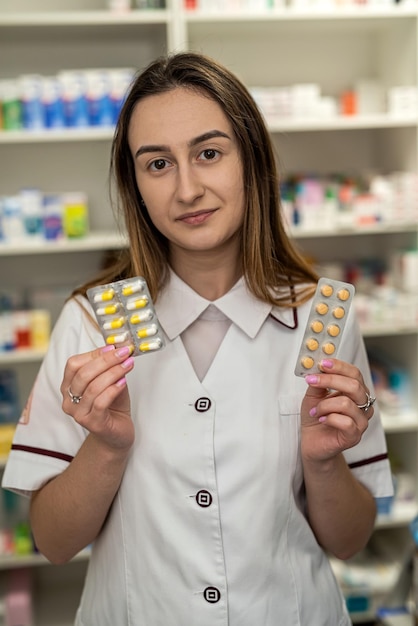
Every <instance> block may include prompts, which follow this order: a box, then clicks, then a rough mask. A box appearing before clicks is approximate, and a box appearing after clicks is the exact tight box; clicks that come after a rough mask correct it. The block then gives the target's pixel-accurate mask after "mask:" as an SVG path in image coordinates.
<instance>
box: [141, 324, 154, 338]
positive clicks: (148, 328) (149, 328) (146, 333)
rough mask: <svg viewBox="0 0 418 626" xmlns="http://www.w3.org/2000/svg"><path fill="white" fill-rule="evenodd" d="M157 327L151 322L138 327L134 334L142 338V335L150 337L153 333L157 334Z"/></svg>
mask: <svg viewBox="0 0 418 626" xmlns="http://www.w3.org/2000/svg"><path fill="white" fill-rule="evenodd" d="M157 330H158V329H157V327H156V325H155V324H151V326H145V327H144V328H140V329H139V330H138V331H137V333H136V336H137V337H139V339H143V338H144V337H152V336H153V335H156V334H157Z"/></svg>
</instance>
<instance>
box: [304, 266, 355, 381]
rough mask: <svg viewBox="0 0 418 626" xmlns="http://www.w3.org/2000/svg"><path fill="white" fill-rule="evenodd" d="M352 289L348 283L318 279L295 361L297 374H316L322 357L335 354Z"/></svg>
mask: <svg viewBox="0 0 418 626" xmlns="http://www.w3.org/2000/svg"><path fill="white" fill-rule="evenodd" d="M354 293H355V289H354V286H353V285H351V284H350V283H345V282H342V281H339V280H332V279H330V278H320V279H319V281H318V285H317V288H316V291H315V295H314V298H313V301H312V306H311V310H310V312H309V317H308V321H307V324H306V328H305V332H304V335H303V339H302V343H301V347H300V350H299V355H298V358H297V362H296V367H295V374H296V376H306V375H307V374H316V373H317V372H319V371H320V369H319V362H320V361H321V360H322V359H325V358H327V357H333V358H336V357H337V352H338V346H339V345H340V343H341V339H342V335H343V331H344V327H345V324H346V321H347V316H348V311H349V309H350V306H351V304H352V301H353V298H354Z"/></svg>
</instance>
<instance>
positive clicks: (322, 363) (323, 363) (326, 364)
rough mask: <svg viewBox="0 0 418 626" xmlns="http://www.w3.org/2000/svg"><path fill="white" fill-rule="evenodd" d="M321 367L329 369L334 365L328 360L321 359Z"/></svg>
mask: <svg viewBox="0 0 418 626" xmlns="http://www.w3.org/2000/svg"><path fill="white" fill-rule="evenodd" d="M321 365H323V366H324V367H328V368H331V367H332V366H333V365H334V363H333V362H332V361H330V360H329V359H323V360H322V361H321Z"/></svg>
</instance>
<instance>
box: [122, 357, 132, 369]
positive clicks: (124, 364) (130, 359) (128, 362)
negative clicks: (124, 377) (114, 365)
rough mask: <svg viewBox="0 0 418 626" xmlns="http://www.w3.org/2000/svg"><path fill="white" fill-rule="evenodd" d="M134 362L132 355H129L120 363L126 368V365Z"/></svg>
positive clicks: (128, 365) (129, 365)
mask: <svg viewBox="0 0 418 626" xmlns="http://www.w3.org/2000/svg"><path fill="white" fill-rule="evenodd" d="M133 362H134V357H133V356H130V357H129V359H126V361H124V362H123V363H121V365H122V367H124V368H125V369H128V367H131V365H133Z"/></svg>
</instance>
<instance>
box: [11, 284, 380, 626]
mask: <svg viewBox="0 0 418 626" xmlns="http://www.w3.org/2000/svg"><path fill="white" fill-rule="evenodd" d="M214 304H215V305H216V306H217V307H218V308H219V309H220V310H221V311H222V312H223V313H224V314H225V315H227V316H228V317H229V318H230V319H231V320H232V322H233V323H232V324H231V326H230V328H229V329H228V332H227V334H226V336H225V338H224V340H223V342H222V344H221V346H220V349H219V351H218V353H217V354H216V356H215V359H214V361H213V363H212V365H211V367H210V368H209V371H208V372H207V374H206V376H205V377H204V379H203V381H202V382H200V381H199V379H198V378H197V376H196V374H195V372H194V370H193V367H192V365H191V363H190V360H189V358H188V356H187V353H186V351H185V349H184V346H183V343H182V340H181V338H180V333H181V332H182V331H183V330H184V329H185V328H187V326H188V325H190V324H191V323H192V322H193V321H194V320H195V319H196V318H197V317H198V316H199V315H200V313H201V312H202V311H203V310H204V309H205V308H206V307H207V305H208V301H206V300H205V299H203V298H201V297H200V296H198V295H197V294H195V293H194V292H193V291H192V290H191V289H190V288H189V287H187V286H186V285H185V284H184V283H182V281H180V279H178V278H177V277H176V276H173V277H172V280H171V283H170V286H169V287H168V288H167V289H166V290H165V291H164V293H163V294H162V296H161V298H160V299H159V301H158V302H157V306H156V309H157V313H158V316H159V319H160V322H161V325H162V327H163V328H164V331H165V333H166V334H167V345H166V347H165V348H164V349H163V350H162V351H160V352H157V353H152V354H147V355H144V356H139V357H138V358H137V359H136V362H135V368H134V370H133V371H132V372H131V373H130V374H129V375H128V385H129V392H130V396H131V407H132V415H133V419H134V422H135V426H136V439H135V444H134V446H133V449H132V453H131V456H130V460H129V462H128V465H127V468H126V471H125V475H124V478H123V481H122V484H121V487H120V489H119V492H118V494H117V496H116V498H115V501H114V503H113V506H112V508H111V511H110V515H109V517H108V519H107V521H106V524H105V527H104V529H103V531H102V533H101V535H100V536H99V537H98V539H97V540H96V541H95V543H94V545H93V550H92V556H91V560H90V564H89V570H88V575H87V579H86V584H85V590H84V593H83V597H82V600H81V605H80V608H79V611H78V615H77V621H76V624H77V625H78V626H128V625H129V626H186V625H187V626H278V624H280V625H282V624H283V626H312V625H315V626H347V625H348V624H350V623H351V622H350V619H349V617H348V615H347V612H346V609H345V603H344V599H343V597H342V594H341V592H340V591H339V589H338V586H337V584H336V581H335V579H334V576H333V574H332V571H331V568H330V566H329V563H328V560H327V557H326V555H325V554H324V553H323V551H322V549H321V548H320V547H319V546H318V544H317V541H316V540H315V537H314V535H313V533H312V531H311V529H310V526H309V524H308V523H307V520H306V518H305V515H304V495H303V475H302V466H301V460H300V454H299V438H300V434H299V427H300V414H299V411H300V405H301V400H302V397H303V395H304V393H305V390H306V386H307V385H306V382H305V381H304V380H303V378H299V377H296V376H295V375H294V373H293V370H294V365H295V360H296V357H297V353H298V350H299V344H300V341H301V337H302V333H303V330H304V326H305V323H306V319H307V316H308V312H309V307H310V303H308V304H306V305H304V306H303V307H301V308H300V309H298V312H297V316H296V318H294V314H293V311H290V310H280V309H273V310H272V308H271V307H270V306H269V305H267V304H263V303H261V302H259V301H257V300H255V299H254V298H252V297H251V296H249V294H248V293H247V292H246V289H245V286H244V285H243V282H242V281H240V282H239V283H238V284H237V285H236V286H235V287H234V288H233V289H232V290H231V291H230V292H229V293H228V294H226V295H225V296H223V297H222V298H220V299H219V300H218V301H216V302H215V303H214ZM86 306H87V305H86ZM272 316H274V318H273V317H272ZM295 325H296V326H297V328H294V326H295ZM100 345H103V339H102V337H101V335H100V333H99V332H98V331H97V330H95V329H94V328H93V326H92V325H91V323H90V322H89V321H88V319H87V317H86V316H85V314H84V313H83V311H82V308H81V307H80V306H79V304H77V303H75V302H74V301H73V302H69V303H67V304H66V306H65V307H64V310H63V313H62V315H61V317H60V319H59V321H58V322H57V324H56V327H55V329H54V333H53V337H52V339H51V346H50V349H49V352H48V355H47V356H46V358H45V360H44V363H43V365H42V367H41V371H40V374H39V376H38V380H37V383H36V385H35V390H34V394H33V398H32V403H31V407H30V411H29V420H27V419H24V420H22V421H23V422H26V423H22V424H20V425H19V426H18V428H17V432H16V436H15V440H14V445H13V450H12V452H11V454H10V457H9V461H8V464H7V467H6V470H5V473H4V478H3V486H4V487H7V488H12V489H14V490H18V491H21V492H30V491H32V490H34V489H39V488H40V487H41V486H42V485H43V484H44V483H45V482H46V481H47V480H49V479H51V478H53V477H54V476H55V475H57V474H58V473H60V472H61V471H62V470H63V469H65V467H66V466H67V464H68V463H70V462H71V459H72V457H73V456H74V455H75V454H76V453H77V450H78V449H79V447H80V445H81V443H82V442H83V440H84V438H85V437H86V435H87V432H85V431H84V430H83V429H82V428H80V427H79V426H78V425H77V424H76V423H75V422H74V421H73V420H72V419H71V418H70V417H69V416H68V415H66V414H64V413H63V412H62V410H61V397H60V392H59V387H60V383H61V380H62V375H63V370H64V365H65V362H66V360H67V358H68V356H69V355H70V354H75V353H80V352H85V351H87V350H91V349H93V348H95V347H96V346H100ZM339 357H340V358H343V359H346V360H348V361H351V362H354V363H356V365H358V367H359V368H360V369H361V371H362V373H363V375H364V376H365V379H366V384H367V385H369V386H370V387H371V386H372V385H371V381H370V374H369V369H368V365H367V359H366V355H365V350H364V346H363V342H362V340H361V336H360V333H359V330H358V328H357V325H356V322H355V319H354V316H353V315H351V314H350V320H349V321H348V323H347V325H346V329H345V335H344V339H343V341H342V344H341V346H340V353H339ZM345 456H346V458H347V461H348V463H349V464H350V465H351V466H352V467H353V472H354V473H355V475H356V477H357V478H358V479H359V480H360V481H361V482H362V483H364V484H365V485H366V486H367V487H368V488H369V489H370V490H371V491H372V492H373V493H374V495H375V496H387V495H391V494H392V483H391V475H390V469H389V464H388V460H387V455H386V445H385V439H384V434H383V430H382V428H381V424H380V418H379V414H378V411H377V410H376V412H375V415H374V417H373V418H372V419H371V421H370V425H369V428H368V430H367V431H366V433H365V434H364V436H363V439H362V441H361V442H360V443H359V444H358V445H357V446H356V447H354V448H352V449H350V450H348V451H347V452H346V453H345Z"/></svg>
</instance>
